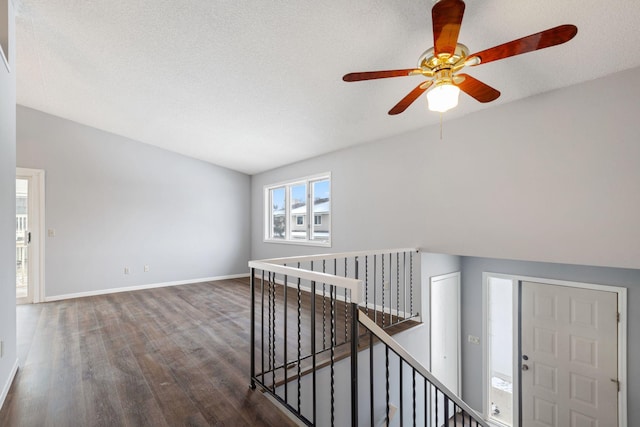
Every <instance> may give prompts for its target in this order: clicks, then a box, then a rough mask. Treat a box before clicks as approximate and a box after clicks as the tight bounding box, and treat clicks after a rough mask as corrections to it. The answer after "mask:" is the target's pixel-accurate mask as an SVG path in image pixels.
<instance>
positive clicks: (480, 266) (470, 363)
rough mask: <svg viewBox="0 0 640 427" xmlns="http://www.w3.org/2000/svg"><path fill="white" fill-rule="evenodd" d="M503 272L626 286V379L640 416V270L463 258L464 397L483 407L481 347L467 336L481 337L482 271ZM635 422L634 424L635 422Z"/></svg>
mask: <svg viewBox="0 0 640 427" xmlns="http://www.w3.org/2000/svg"><path fill="white" fill-rule="evenodd" d="M485 271H486V272H491V273H504V274H513V275H521V276H530V277H536V278H548V279H557V280H567V281H572V282H582V283H594V284H600V285H611V286H621V287H626V288H627V289H628V290H627V307H628V312H627V314H628V316H627V321H628V324H627V325H628V336H627V340H628V341H627V346H628V347H627V355H628V361H627V381H628V389H627V390H628V396H627V398H628V400H627V402H628V411H629V420H637V419H640V406H639V405H638V404H637V403H638V402H640V365H639V364H638V362H637V358H638V355H640V335H639V332H638V331H639V329H640V312H638V310H637V309H635V308H634V307H638V306H640V270H631V269H622V268H605V267H587V266H579V265H567V264H551V263H540V262H526V261H508V260H498V259H487V258H476V257H463V258H462V305H463V307H464V310H463V311H462V337H463V340H462V397H463V398H464V399H465V401H467V402H468V403H469V404H470V405H471V406H472V407H474V408H477V409H479V408H481V407H482V346H480V345H475V344H470V343H469V342H468V341H467V340H466V337H467V335H469V334H471V335H475V336H478V337H480V336H482V273H483V272H485ZM632 424H633V423H632Z"/></svg>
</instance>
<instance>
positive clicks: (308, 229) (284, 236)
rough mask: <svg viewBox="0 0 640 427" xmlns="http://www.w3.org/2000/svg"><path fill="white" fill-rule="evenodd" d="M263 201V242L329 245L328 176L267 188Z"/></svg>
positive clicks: (329, 186) (329, 203)
mask: <svg viewBox="0 0 640 427" xmlns="http://www.w3.org/2000/svg"><path fill="white" fill-rule="evenodd" d="M264 199H265V241H272V242H289V243H292V242H293V243H301V244H314V245H315V244H317V245H323V246H330V245H331V177H330V176H329V175H328V174H324V175H320V176H314V177H310V178H301V179H298V180H294V181H290V182H285V183H281V184H274V185H270V186H267V187H265V193H264ZM307 218H313V220H310V219H309V220H307Z"/></svg>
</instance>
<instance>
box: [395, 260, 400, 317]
mask: <svg viewBox="0 0 640 427" xmlns="http://www.w3.org/2000/svg"><path fill="white" fill-rule="evenodd" d="M399 321H400V253H399V252H396V322H399Z"/></svg>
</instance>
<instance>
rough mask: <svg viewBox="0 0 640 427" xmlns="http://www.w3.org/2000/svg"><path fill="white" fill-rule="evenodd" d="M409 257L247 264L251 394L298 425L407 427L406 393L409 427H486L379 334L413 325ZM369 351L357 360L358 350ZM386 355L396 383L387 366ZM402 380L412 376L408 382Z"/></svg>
mask: <svg viewBox="0 0 640 427" xmlns="http://www.w3.org/2000/svg"><path fill="white" fill-rule="evenodd" d="M415 253H416V250H415V249H400V250H384V251H371V252H357V253H355V252H354V253H343V254H333V255H313V256H305V257H292V258H279V259H270V260H262V261H251V262H250V263H249V267H250V269H251V330H250V339H251V346H252V348H251V353H250V357H251V360H250V362H251V387H252V388H256V386H260V388H261V389H262V390H263V391H265V392H266V393H268V394H269V395H271V396H272V397H273V398H274V399H275V400H277V401H278V402H279V403H280V404H282V406H284V407H285V408H286V409H287V410H288V411H290V412H291V413H292V414H294V415H295V416H296V417H297V418H298V419H299V420H301V421H302V423H304V424H305V425H331V426H334V425H348V424H351V425H352V426H359V425H369V424H370V425H371V426H374V425H375V426H379V425H385V426H389V425H409V424H408V423H406V424H405V422H404V420H405V418H407V419H408V413H406V411H407V410H408V409H407V408H408V406H407V405H406V404H404V396H406V395H409V394H410V395H412V405H411V408H412V419H413V421H414V423H415V422H417V421H420V420H422V421H424V423H422V422H420V423H419V425H428V426H434V427H436V426H437V427H440V426H442V425H444V424H445V421H444V420H451V421H450V423H449V424H448V425H452V426H460V427H463V426H464V427H467V426H470V427H471V426H473V427H478V426H483V427H487V425H486V423H485V422H484V421H483V420H482V419H481V418H480V417H479V416H478V415H477V414H476V413H475V412H473V410H472V409H471V408H469V407H468V406H467V405H466V404H465V403H464V402H463V401H461V400H460V399H458V398H457V397H456V396H455V395H454V394H453V393H452V392H451V391H449V390H448V389H447V388H446V387H444V386H443V385H442V384H441V383H440V382H439V381H438V380H437V379H435V378H433V376H432V375H431V374H430V372H429V371H428V370H426V369H425V368H424V367H422V365H420V364H418V363H417V362H416V361H415V359H413V358H412V357H411V355H409V354H408V353H407V352H406V351H404V350H403V349H402V347H400V346H399V344H397V342H395V340H393V339H392V338H391V337H390V336H389V335H388V334H387V333H386V332H385V331H384V329H385V328H389V327H393V326H394V325H398V324H399V323H402V322H405V321H409V320H411V319H416V318H417V317H418V316H419V311H420V305H419V301H420V298H418V297H416V291H417V290H419V289H414V280H415V281H419V277H420V276H419V274H416V273H415V272H414V270H415V269H416V267H417V265H418V264H419V263H418V262H414V259H413V257H414V255H415ZM414 276H415V279H414ZM414 299H415V300H414ZM354 319H356V321H354ZM376 341H377V343H376ZM367 346H368V347H369V356H368V358H366V359H365V358H364V357H365V356H364V355H363V354H364V353H363V352H360V353H359V351H360V350H363V349H364V348H366V347H367ZM383 348H384V350H382V349H383ZM380 351H384V353H385V359H384V360H385V362H386V363H385V367H386V368H385V370H384V372H385V373H384V378H385V381H384V385H385V388H383V389H382V390H383V393H382V394H383V395H384V397H385V398H384V399H382V398H381V397H380V393H378V389H380V386H381V385H382V383H380V381H376V376H377V372H376V370H375V369H374V363H375V362H376V361H379V360H381V359H380V356H377V357H375V356H374V353H376V352H380ZM376 354H377V353H376ZM394 355H395V357H397V358H398V363H397V364H396V363H395V362H394V365H396V366H398V368H399V369H400V372H399V375H398V372H397V369H395V368H394V367H393V366H391V367H390V365H389V363H390V360H391V359H390V356H391V358H393V357H394ZM359 362H360V364H361V365H362V366H361V368H363V367H366V364H367V363H368V364H369V372H367V373H366V374H363V372H362V371H361V372H359V371H358V369H359V368H358V367H359ZM407 372H411V374H412V376H413V378H412V379H411V380H410V381H409V383H407V382H406V381H405V380H404V376H406V375H407ZM366 377H368V379H367V378H366ZM398 380H399V384H398ZM420 381H422V384H423V387H422V389H421V390H417V389H416V384H419V383H420ZM359 382H360V385H359ZM407 384H411V385H412V386H413V389H412V390H410V389H409V388H407V387H408V385H407ZM365 387H368V388H366V389H365ZM405 389H406V390H405ZM398 391H399V393H400V394H399V396H396V395H397V393H398ZM421 393H422V394H421ZM367 396H368V399H367ZM417 397H420V399H418V400H416V399H417ZM393 399H399V400H398V401H399V410H400V413H399V416H400V424H397V422H396V421H395V420H394V419H393V408H394V405H393V403H392V401H391V400H393ZM366 406H369V408H368V409H369V410H366V409H367V408H366ZM380 408H383V409H382V413H380V410H381V409H380ZM376 417H377V419H378V421H380V420H382V422H383V424H380V423H379V422H376ZM421 417H422V418H421ZM359 421H360V423H359ZM412 425H416V424H412Z"/></svg>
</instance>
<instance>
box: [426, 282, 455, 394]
mask: <svg viewBox="0 0 640 427" xmlns="http://www.w3.org/2000/svg"><path fill="white" fill-rule="evenodd" d="M430 308H431V310H430V312H431V334H430V335H431V373H433V375H435V376H436V378H438V379H439V380H440V381H441V382H442V383H443V384H444V385H445V386H447V387H448V388H449V389H450V390H451V391H453V392H454V393H455V394H456V395H459V384H460V383H459V375H458V374H459V369H460V362H459V345H460V326H459V319H460V273H452V274H446V275H444V276H436V277H432V278H431V289H430Z"/></svg>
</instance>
